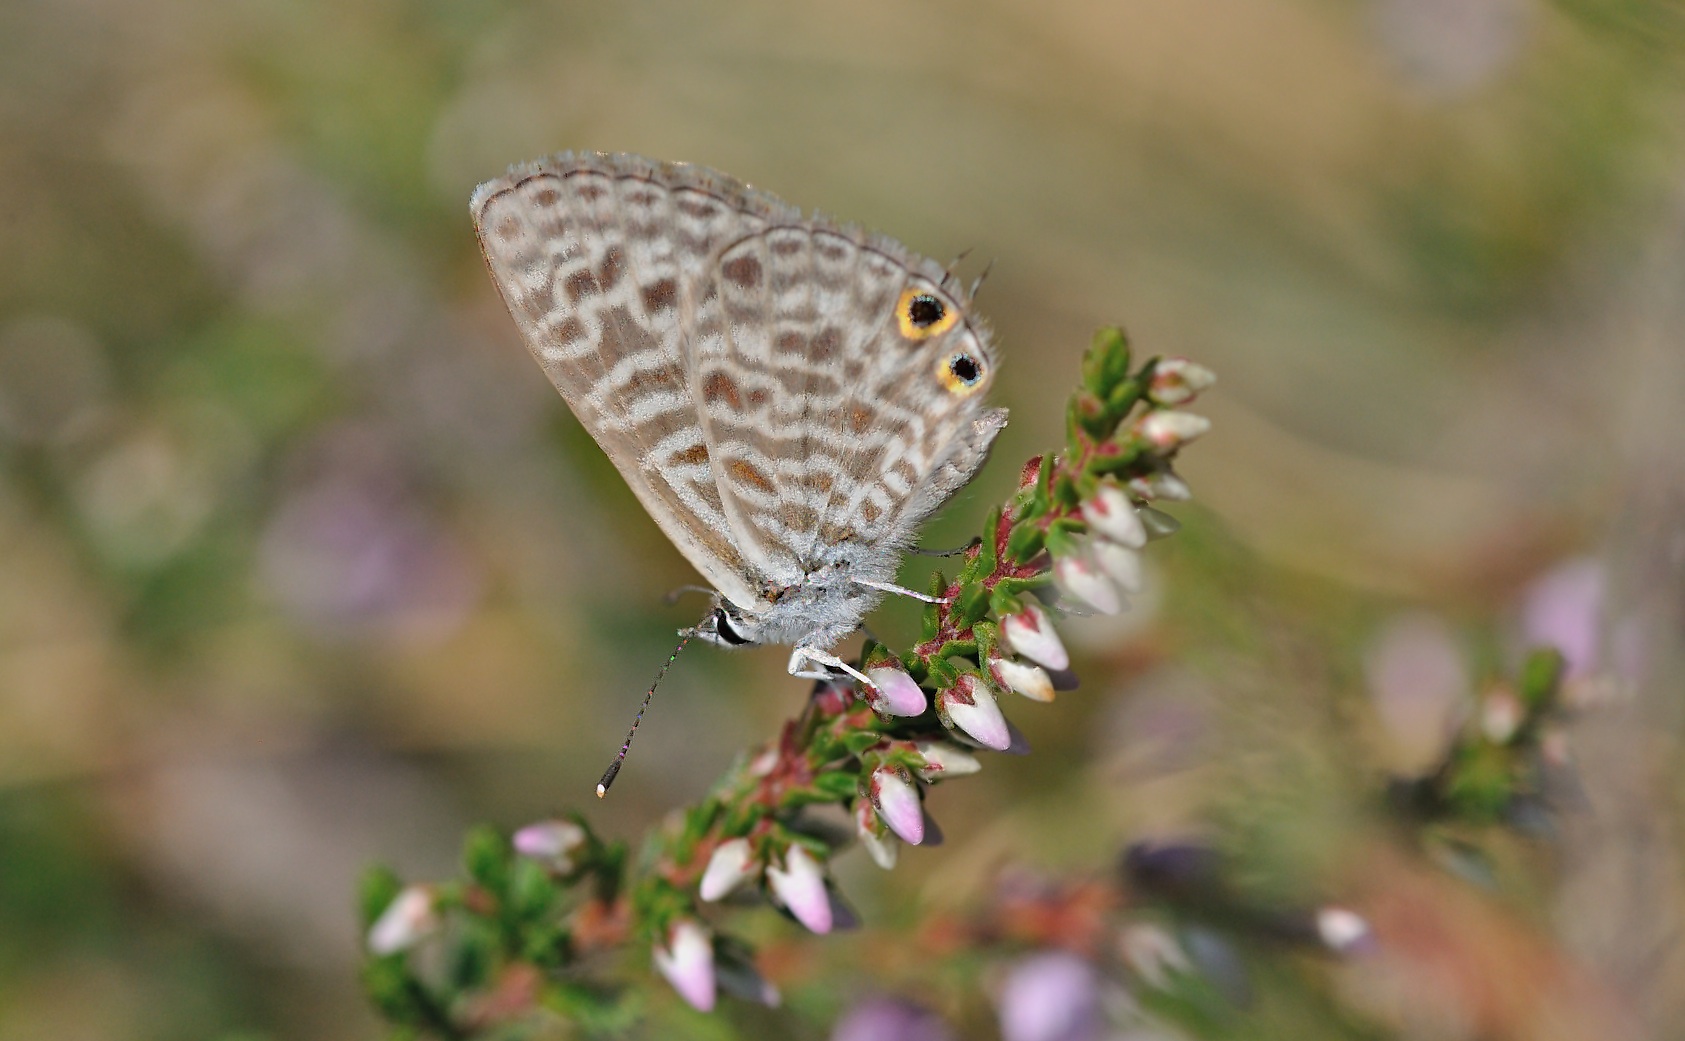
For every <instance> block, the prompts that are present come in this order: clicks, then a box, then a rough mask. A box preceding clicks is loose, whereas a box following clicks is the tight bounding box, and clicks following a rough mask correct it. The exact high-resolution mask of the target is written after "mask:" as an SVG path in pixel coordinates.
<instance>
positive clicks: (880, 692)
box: [865, 665, 929, 716]
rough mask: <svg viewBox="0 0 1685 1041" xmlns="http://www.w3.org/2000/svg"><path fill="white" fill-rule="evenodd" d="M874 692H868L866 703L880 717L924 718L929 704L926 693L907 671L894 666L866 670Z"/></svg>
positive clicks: (881, 666)
mask: <svg viewBox="0 0 1685 1041" xmlns="http://www.w3.org/2000/svg"><path fill="white" fill-rule="evenodd" d="M866 678H867V679H869V680H871V681H872V686H873V687H874V688H876V691H875V693H874V692H873V691H870V690H868V691H866V692H865V694H866V703H867V704H869V705H871V706H872V711H873V712H876V713H877V714H878V715H880V716H922V715H924V710H925V709H926V708H927V707H928V705H929V702H927V701H926V700H925V696H924V691H923V690H921V689H919V685H918V684H917V683H915V682H913V677H911V676H909V675H907V673H906V671H905V670H902V669H898V668H896V667H894V666H893V665H879V666H876V667H875V668H870V669H867V670H866Z"/></svg>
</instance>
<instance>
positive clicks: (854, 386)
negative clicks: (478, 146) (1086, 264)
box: [470, 153, 1006, 671]
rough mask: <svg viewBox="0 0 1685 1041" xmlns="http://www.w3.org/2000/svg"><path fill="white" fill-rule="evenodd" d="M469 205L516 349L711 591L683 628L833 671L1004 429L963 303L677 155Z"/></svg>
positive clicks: (882, 254) (915, 260)
mask: <svg viewBox="0 0 1685 1041" xmlns="http://www.w3.org/2000/svg"><path fill="white" fill-rule="evenodd" d="M470 205H471V209H472V212H473V215H474V224H475V229H476V232H477V233H478V235H479V238H480V245H481V249H482V251H483V253H484V255H485V258H486V263H487V265H488V266H489V267H490V269H491V273H492V277H493V280H494V281H495V282H496V284H497V287H498V289H499V291H500V292H501V293H502V294H503V299H504V302H505V304H507V305H508V307H509V311H510V313H511V314H512V315H513V316H514V318H515V321H516V324H517V325H518V326H519V327H520V330H521V334H522V336H523V338H524V339H525V340H526V343H527V346H528V348H529V349H530V350H531V351H532V353H533V355H534V357H536V358H537V359H538V362H539V364H540V365H541V366H542V367H543V368H544V371H545V374H546V375H547V376H548V377H549V378H550V381H551V383H553V384H554V385H555V387H556V389H557V390H558V391H560V392H561V394H562V397H563V398H564V399H565V400H566V401H567V403H568V405H569V407H570V408H572V409H573V412H574V414H575V415H576V416H578V417H579V420H580V422H581V423H582V424H584V426H585V428H586V430H587V431H589V432H590V434H591V436H592V437H594V438H595V439H596V440H597V443H598V444H600V445H601V446H602V448H603V451H604V452H606V453H607V454H608V457H609V459H610V460H611V461H612V462H613V463H614V465H615V466H616V467H617V468H618V469H619V470H620V472H621V474H622V475H623V476H624V477H625V478H626V481H627V483H628V484H629V485H630V486H631V488H632V491H633V492H634V493H635V494H636V495H637V496H638V499H639V501H640V502H642V504H643V505H644V508H645V509H646V510H648V511H649V514H650V516H651V517H652V518H654V520H655V522H656V523H657V524H658V525H659V526H660V527H661V530H662V531H663V532H665V533H666V535H667V536H668V538H670V539H672V541H673V543H674V545H675V546H677V547H678V549H679V551H680V552H681V553H683V554H684V555H685V557H686V558H687V559H688V560H689V561H690V562H691V564H692V565H694V566H695V567H696V569H697V570H698V571H699V572H701V573H702V575H703V576H704V577H705V578H706V579H707V580H708V581H709V582H710V583H711V584H712V585H713V586H714V588H715V589H717V590H718V591H719V593H720V595H721V597H722V599H723V601H724V603H723V604H722V607H721V610H719V611H716V612H715V614H714V615H713V617H712V618H711V619H710V621H709V623H706V624H705V625H704V626H703V627H702V629H701V632H702V635H704V636H706V637H709V638H711V639H714V640H716V642H721V643H729V644H743V643H774V644H791V645H794V646H796V648H797V654H796V656H795V657H793V658H792V671H800V670H798V668H797V666H798V665H799V664H800V662H801V661H802V660H803V658H804V657H805V658H806V659H807V660H811V661H814V662H828V663H834V662H835V659H834V657H833V656H831V655H829V654H826V653H825V652H826V651H828V649H829V648H831V647H832V646H833V645H835V644H836V643H837V641H839V640H841V639H842V638H844V637H846V636H847V635H848V634H850V633H852V632H853V631H854V630H855V629H857V628H858V627H859V625H860V622H861V620H862V619H863V618H864V617H865V615H866V614H867V612H869V611H870V610H871V609H872V608H873V607H874V606H875V605H876V604H877V603H878V602H879V600H881V599H882V597H883V595H884V590H883V589H882V588H881V587H883V586H885V585H888V584H889V583H892V582H893V581H894V579H895V573H896V571H897V569H898V567H899V565H900V561H901V557H902V555H903V553H904V552H905V551H906V549H907V547H908V546H910V545H911V544H912V542H913V540H914V539H915V537H916V535H917V530H918V526H919V524H920V523H921V522H923V521H924V520H925V519H926V518H927V517H929V516H930V514H931V513H933V512H934V511H935V510H936V509H938V508H939V507H940V506H941V505H942V504H943V503H944V502H946V501H947V500H948V499H949V498H950V497H951V496H952V495H953V493H954V492H956V491H957V490H958V489H959V488H960V487H962V486H963V485H964V484H965V483H966V482H967V481H969V480H970V479H971V477H972V476H973V474H975V473H976V471H977V469H978V467H980V466H981V465H982V463H983V461H984V459H985V458H986V457H987V454H988V450H989V445H990V444H991V442H992V441H993V440H994V437H995V435H996V434H997V433H998V432H999V431H1000V428H1001V427H1002V426H1003V425H1005V422H1006V413H1005V410H1003V409H993V410H990V409H985V408H984V407H983V396H984V392H985V391H986V389H987V388H988V386H989V384H990V383H991V382H992V380H993V375H994V357H993V353H992V350H991V348H990V345H989V340H988V336H987V333H986V331H985V330H984V329H983V328H982V326H981V325H980V324H979V323H978V322H976V320H974V319H973V318H972V317H971V316H970V314H969V307H970V299H969V295H968V294H966V293H965V291H964V290H963V289H962V288H961V287H959V286H958V285H956V284H955V283H954V282H953V280H952V279H951V278H949V277H948V275H947V273H946V272H944V271H943V269H942V268H941V267H940V266H939V265H937V264H934V263H933V262H931V261H930V260H928V259H925V258H923V257H919V256H917V255H915V254H912V253H910V252H908V251H907V250H906V249H905V248H904V247H902V246H901V245H900V244H899V243H896V242H894V241H893V240H890V239H887V238H884V237H882V236H877V235H872V234H869V233H867V232H865V231H863V230H861V229H859V228H856V227H852V226H848V225H840V224H835V223H832V222H830V221H828V220H825V219H823V218H821V217H818V216H817V215H815V216H804V215H803V214H802V213H801V211H800V210H797V209H796V208H794V207H791V206H789V205H787V204H785V203H783V202H782V201H780V200H778V199H777V198H775V197H773V196H771V195H768V194H766V193H763V192H759V191H756V190H754V189H751V188H749V187H748V186H746V185H744V184H742V183H740V182H738V181H735V180H733V179H731V178H729V177H726V176H725V175H723V174H719V173H716V172H714V171H711V170H707V169H703V168H700V167H694V166H689V165H685V164H673V163H657V162H654V161H652V160H648V159H644V158H641V157H638V156H629V155H603V154H598V153H579V154H574V153H567V154H563V155H559V156H555V157H552V158H550V159H546V160H541V161H539V162H535V163H530V164H526V165H523V166H518V167H515V168H513V169H511V171H510V172H509V174H508V175H507V176H504V177H501V178H498V179H497V180H494V181H490V182H487V183H486V184H483V185H481V186H480V187H479V188H478V189H477V190H476V191H475V192H474V196H473V200H472V202H471V204H470ZM809 652H811V653H809Z"/></svg>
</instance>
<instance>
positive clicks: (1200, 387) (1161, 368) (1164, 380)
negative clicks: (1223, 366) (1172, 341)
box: [1147, 358, 1217, 405]
mask: <svg viewBox="0 0 1685 1041" xmlns="http://www.w3.org/2000/svg"><path fill="white" fill-rule="evenodd" d="M1216 382H1217V375H1216V373H1213V372H1212V371H1211V370H1210V369H1208V368H1206V367H1205V366H1203V365H1196V364H1194V363H1193V362H1191V361H1189V360H1188V359H1186V358H1164V359H1162V360H1160V361H1159V363H1158V364H1157V365H1155V366H1154V367H1153V378H1152V382H1151V383H1149V384H1147V394H1148V395H1149V396H1150V397H1151V398H1152V399H1153V400H1154V401H1156V402H1158V403H1159V404H1161V405H1185V404H1187V403H1188V402H1190V401H1192V400H1193V399H1194V398H1195V397H1196V396H1197V395H1198V394H1199V393H1200V392H1201V391H1204V390H1209V389H1210V388H1211V385H1212V384H1214V383H1216Z"/></svg>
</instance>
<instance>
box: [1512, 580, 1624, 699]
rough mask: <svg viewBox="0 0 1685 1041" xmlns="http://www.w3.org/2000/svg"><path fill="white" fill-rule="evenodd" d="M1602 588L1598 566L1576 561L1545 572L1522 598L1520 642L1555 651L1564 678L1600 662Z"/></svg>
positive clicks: (1582, 674)
mask: <svg viewBox="0 0 1685 1041" xmlns="http://www.w3.org/2000/svg"><path fill="white" fill-rule="evenodd" d="M1604 590H1605V579H1604V572H1603V565H1601V564H1599V563H1598V562H1597V561H1595V560H1592V559H1590V558H1584V557H1582V558H1580V559H1578V560H1570V561H1568V562H1566V563H1563V564H1560V565H1558V566H1557V567H1555V568H1553V569H1552V570H1550V571H1548V572H1546V573H1545V574H1544V575H1543V576H1541V577H1540V578H1539V579H1538V580H1536V581H1535V582H1534V583H1533V584H1532V585H1531V586H1529V587H1528V589H1527V592H1526V593H1525V594H1524V596H1523V598H1522V605H1521V635H1522V638H1523V639H1524V640H1525V641H1526V642H1527V644H1528V646H1530V647H1531V646H1536V645H1539V644H1547V645H1549V646H1551V647H1555V648H1556V649H1557V650H1559V651H1561V652H1562V657H1563V660H1564V661H1565V662H1566V663H1567V667H1568V673H1567V674H1568V677H1569V678H1570V679H1578V678H1580V677H1582V676H1585V675H1586V674H1588V673H1590V672H1593V671H1595V670H1596V669H1597V667H1598V666H1599V665H1600V664H1601V657H1602V655H1601V653H1600V652H1601V650H1602V642H1603V602H1604Z"/></svg>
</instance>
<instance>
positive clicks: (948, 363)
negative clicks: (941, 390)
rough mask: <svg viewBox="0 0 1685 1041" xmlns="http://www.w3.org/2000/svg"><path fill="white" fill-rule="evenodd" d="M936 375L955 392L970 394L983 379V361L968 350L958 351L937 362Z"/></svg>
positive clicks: (950, 390)
mask: <svg viewBox="0 0 1685 1041" xmlns="http://www.w3.org/2000/svg"><path fill="white" fill-rule="evenodd" d="M936 376H937V378H938V379H940V380H941V381H942V385H943V386H944V387H947V388H948V391H949V392H950V393H953V394H960V395H966V394H970V393H971V392H972V391H973V390H975V389H976V388H977V384H978V383H980V382H981V381H982V379H983V361H982V359H981V358H978V357H977V356H976V355H975V354H972V353H970V352H968V351H956V352H955V353H953V354H950V355H948V356H947V357H945V358H943V359H942V360H941V361H940V362H938V363H937V368H936Z"/></svg>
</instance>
